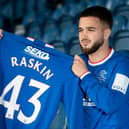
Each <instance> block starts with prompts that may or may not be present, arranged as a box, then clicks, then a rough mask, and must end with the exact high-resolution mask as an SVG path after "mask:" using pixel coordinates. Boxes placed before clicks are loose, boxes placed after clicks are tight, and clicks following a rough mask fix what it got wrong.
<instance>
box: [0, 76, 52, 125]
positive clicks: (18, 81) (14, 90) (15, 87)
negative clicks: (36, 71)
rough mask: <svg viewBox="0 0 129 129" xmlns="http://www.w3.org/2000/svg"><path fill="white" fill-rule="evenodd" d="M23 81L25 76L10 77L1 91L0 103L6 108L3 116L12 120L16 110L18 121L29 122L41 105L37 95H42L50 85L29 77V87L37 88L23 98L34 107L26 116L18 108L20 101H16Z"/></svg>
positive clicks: (33, 119)
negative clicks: (26, 98)
mask: <svg viewBox="0 0 129 129" xmlns="http://www.w3.org/2000/svg"><path fill="white" fill-rule="evenodd" d="M24 81H25V76H21V75H17V76H16V77H14V79H12V80H11V81H10V82H9V83H8V84H7V85H6V86H5V88H4V90H3V93H2V95H1V96H0V105H3V106H4V107H5V108H7V110H6V113H5V118H8V119H12V120H13V119H15V112H17V113H18V114H17V119H18V120H19V121H20V122H22V123H24V124H31V123H32V122H34V121H35V120H36V118H37V117H38V115H39V113H40V110H41V108H42V106H43V105H42V102H40V100H39V97H40V96H42V95H43V94H44V93H45V92H46V91H47V90H48V89H49V88H50V86H49V85H47V84H45V83H43V82H39V81H37V80H34V79H30V82H29V84H28V86H29V87H30V89H31V87H34V88H36V89H38V90H37V91H36V92H35V93H34V94H33V95H32V96H31V97H30V98H29V99H28V100H25V101H27V102H28V103H29V104H31V105H32V106H33V107H34V108H33V111H32V113H31V115H30V116H28V115H27V114H26V112H25V111H24V110H22V109H21V108H20V107H21V105H22V103H20V104H19V103H18V98H19V95H20V91H21V88H22V84H23V82H24ZM9 92H11V95H10V99H9V100H6V99H5V96H6V95H7V94H8V93H9Z"/></svg>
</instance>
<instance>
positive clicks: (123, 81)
mask: <svg viewBox="0 0 129 129" xmlns="http://www.w3.org/2000/svg"><path fill="white" fill-rule="evenodd" d="M112 22H113V21H112V15H111V13H110V11H108V10H107V9H106V8H104V7H100V6H94V7H90V8H87V9H85V10H84V11H83V12H82V13H81V14H80V19H79V40H80V46H81V49H82V52H83V53H84V54H82V55H80V56H78V55H75V57H74V61H73V65H72V71H73V73H74V74H75V75H76V76H78V77H79V78H80V80H81V83H80V86H81V87H82V89H83V91H84V96H85V97H84V99H83V105H84V110H85V123H86V125H85V128H86V129H129V117H128V116H129V59H128V58H127V57H125V56H123V55H121V54H120V53H119V52H116V51H115V50H114V49H113V48H111V47H109V37H110V35H111V29H112Z"/></svg>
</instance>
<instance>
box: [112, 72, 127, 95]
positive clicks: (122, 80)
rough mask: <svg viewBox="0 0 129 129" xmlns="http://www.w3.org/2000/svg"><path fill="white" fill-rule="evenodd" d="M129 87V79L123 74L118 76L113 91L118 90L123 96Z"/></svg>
mask: <svg viewBox="0 0 129 129" xmlns="http://www.w3.org/2000/svg"><path fill="white" fill-rule="evenodd" d="M128 85H129V78H128V77H127V76H125V75H123V74H119V73H117V74H116V77H115V80H114V83H113V85H112V89H113V90H118V91H120V92H122V93H123V94H126V91H127V88H128Z"/></svg>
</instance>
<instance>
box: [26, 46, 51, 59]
mask: <svg viewBox="0 0 129 129" xmlns="http://www.w3.org/2000/svg"><path fill="white" fill-rule="evenodd" d="M24 51H25V52H26V53H28V54H30V55H32V56H34V57H37V58H40V59H43V60H49V59H50V56H49V54H48V53H47V52H44V51H41V50H40V49H37V48H34V47H32V46H27V47H26V48H25V49H24Z"/></svg>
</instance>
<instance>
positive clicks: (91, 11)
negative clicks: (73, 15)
mask: <svg viewBox="0 0 129 129" xmlns="http://www.w3.org/2000/svg"><path fill="white" fill-rule="evenodd" d="M88 16H93V17H97V18H99V19H100V20H101V21H102V22H104V23H106V24H107V25H108V26H109V28H110V29H112V24H113V18H112V14H111V12H110V11H109V10H108V9H107V8H105V7H101V6H93V7H89V8H86V9H85V10H84V11H83V12H82V13H81V14H80V18H81V17H88Z"/></svg>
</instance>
